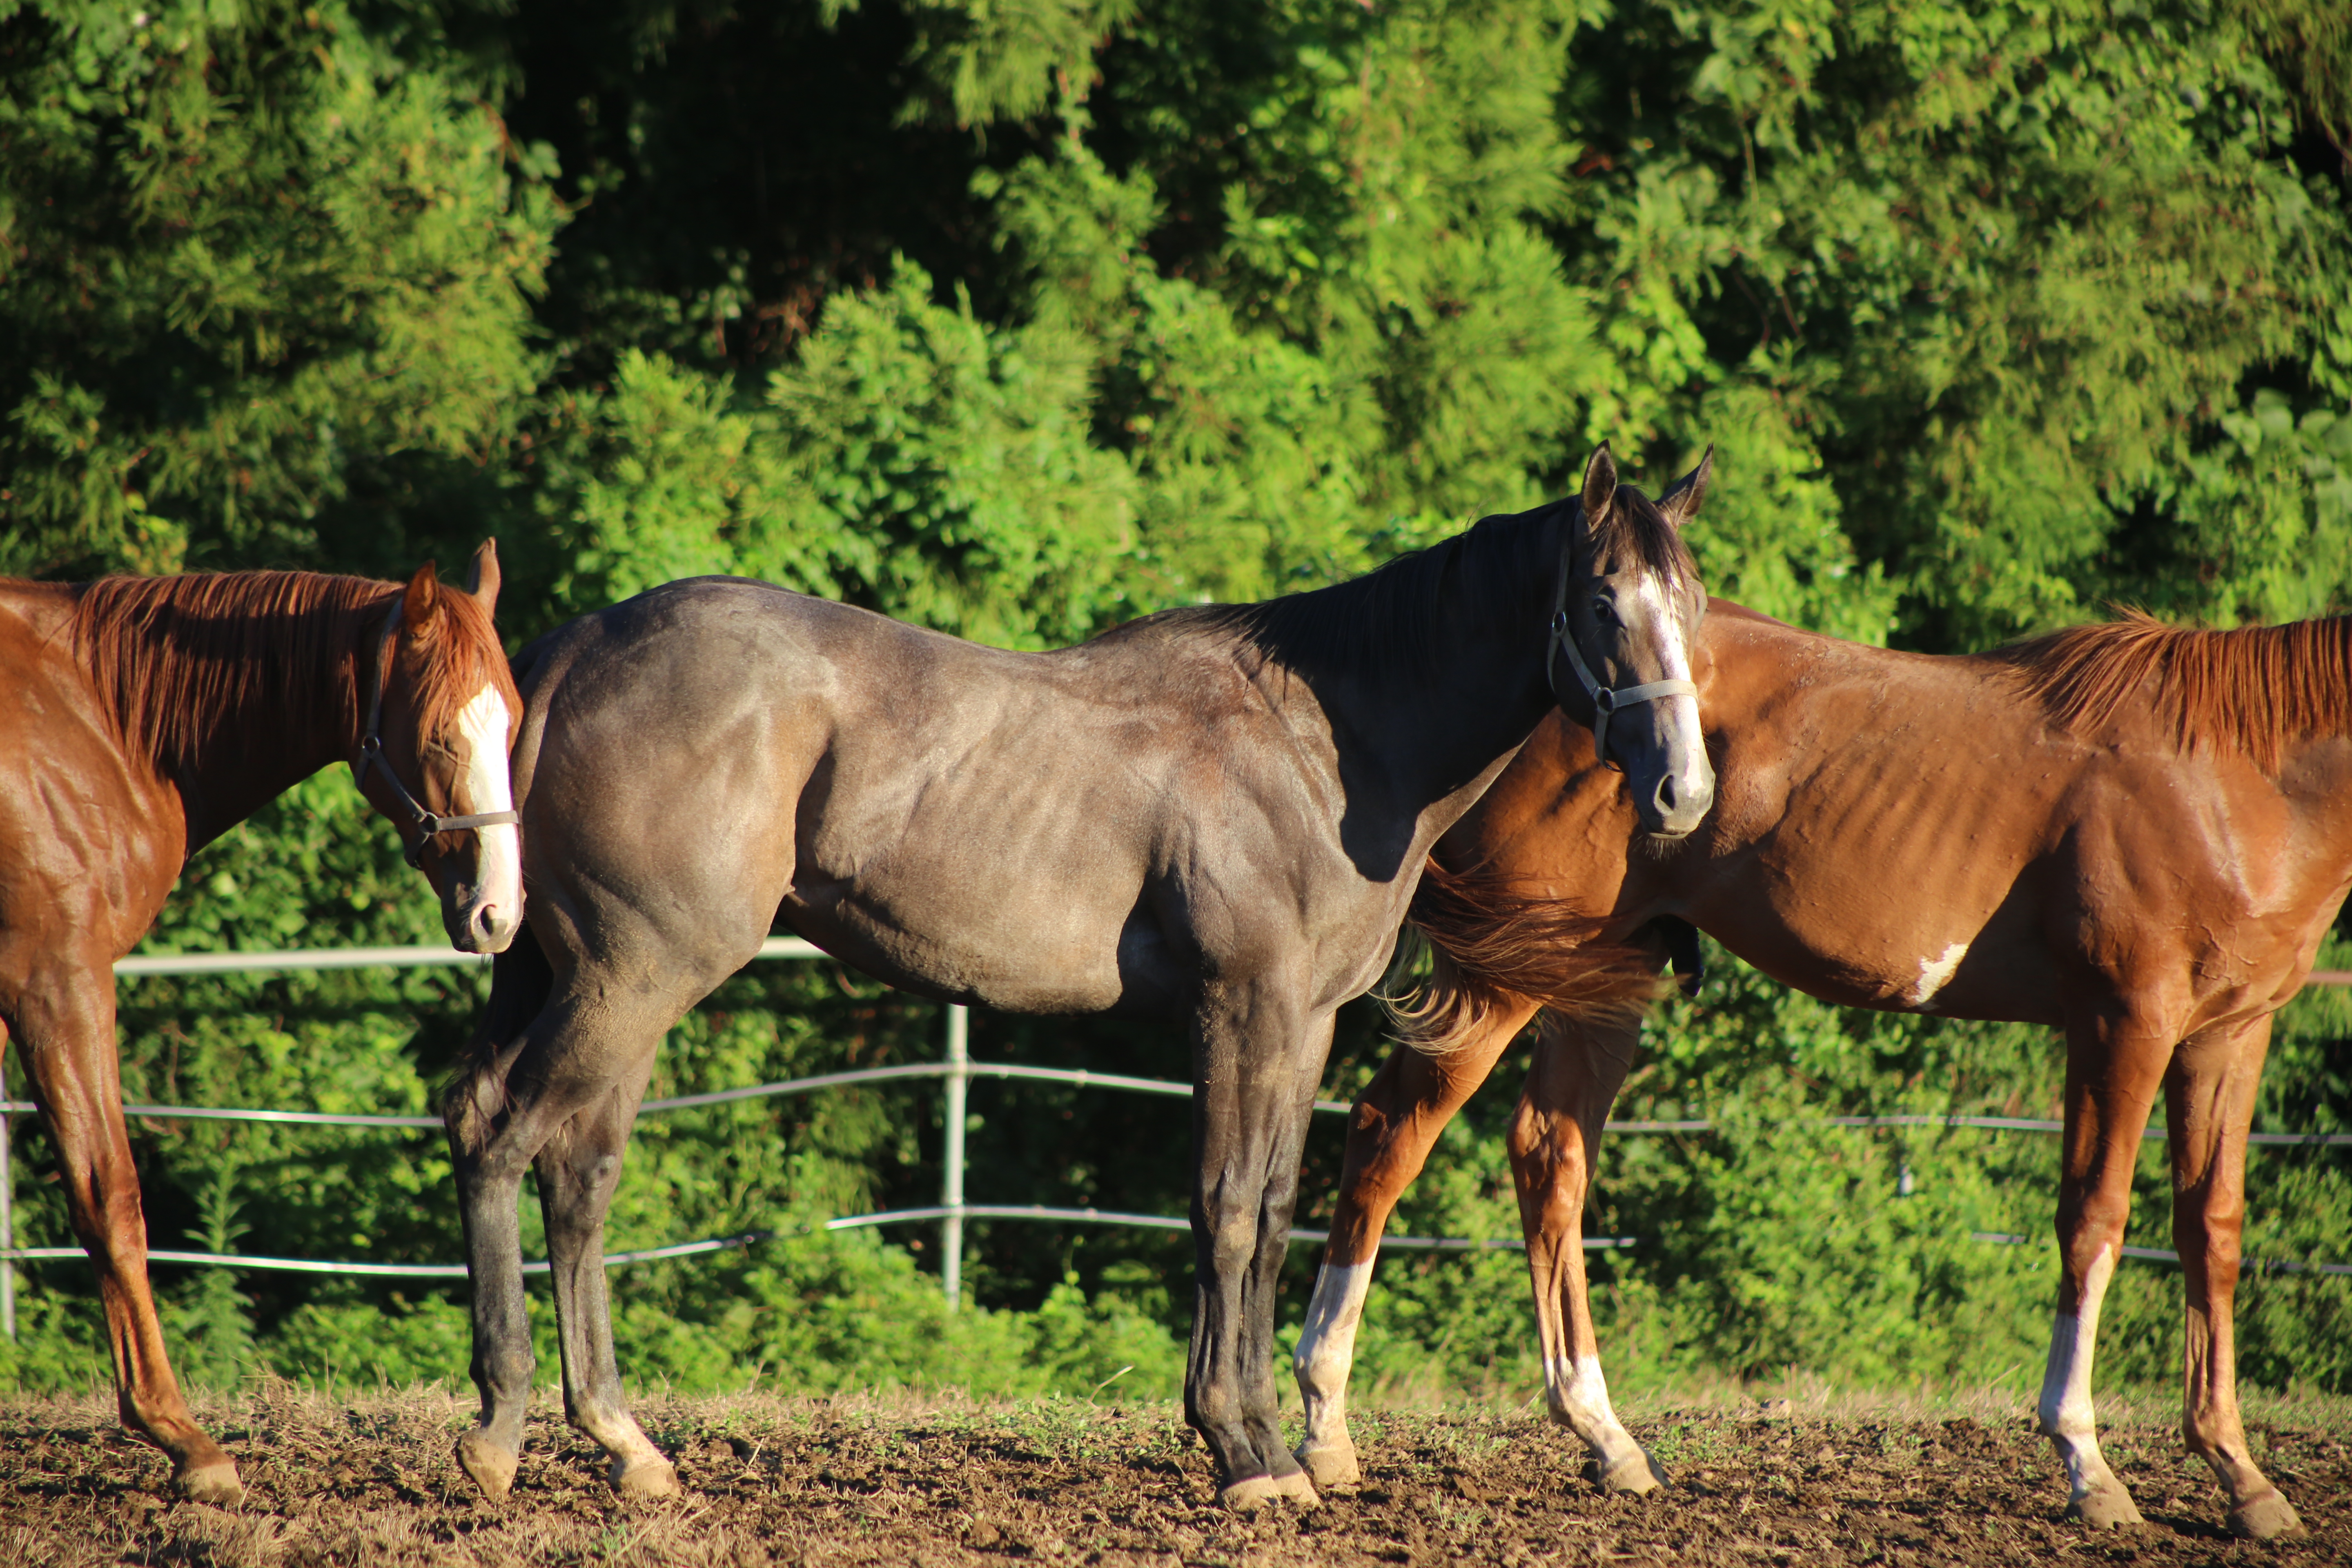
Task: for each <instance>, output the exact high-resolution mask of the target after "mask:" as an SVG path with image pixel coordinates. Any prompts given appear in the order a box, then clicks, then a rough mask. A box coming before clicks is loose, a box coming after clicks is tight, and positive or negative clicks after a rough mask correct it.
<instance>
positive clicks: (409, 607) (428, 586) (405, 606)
mask: <svg viewBox="0 0 2352 1568" xmlns="http://www.w3.org/2000/svg"><path fill="white" fill-rule="evenodd" d="M440 608H441V579H440V577H439V576H438V575H437V574H436V573H435V572H434V570H433V563H432V562H430V561H427V562H426V563H425V564H424V565H422V566H419V567H418V568H417V569H416V575H415V576H414V577H411V578H410V579H409V580H408V586H407V588H406V589H405V590H404V591H403V593H402V594H401V596H400V624H401V625H402V626H406V627H407V628H408V629H409V630H410V631H412V632H419V631H423V630H424V629H425V626H426V625H427V624H428V623H430V622H431V621H432V619H433V616H434V615H435V613H436V612H437V611H438V610H439V609H440Z"/></svg>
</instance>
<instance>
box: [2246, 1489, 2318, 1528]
mask: <svg viewBox="0 0 2352 1568" xmlns="http://www.w3.org/2000/svg"><path fill="white" fill-rule="evenodd" d="M2229 1524H2230V1533H2231V1534H2232V1535H2240V1536H2243V1537H2245V1538H2246V1539H2247V1540H2249V1541H2276V1540H2277V1539H2278V1538H2279V1537H2280V1536H2282V1535H2304V1534H2307V1533H2308V1531H2305V1529H2304V1528H2303V1521H2302V1520H2301V1519H2300V1518H2298V1517H2297V1516H2296V1514H2295V1511H2294V1504H2292V1503H2290V1502H2288V1501H2287V1500H2286V1499H2285V1498H2284V1496H2282V1495H2281V1494H2280V1492H2279V1489H2278V1488H2276V1487H2273V1488H2271V1489H2269V1490H2268V1491H2265V1492H2260V1493H2257V1494H2256V1495H2254V1496H2253V1497H2251V1498H2248V1499H2247V1500H2245V1501H2244V1502H2242V1503H2240V1504H2239V1505H2238V1506H2237V1507H2235V1508H2233V1509H2231V1510H2230V1520H2229Z"/></svg>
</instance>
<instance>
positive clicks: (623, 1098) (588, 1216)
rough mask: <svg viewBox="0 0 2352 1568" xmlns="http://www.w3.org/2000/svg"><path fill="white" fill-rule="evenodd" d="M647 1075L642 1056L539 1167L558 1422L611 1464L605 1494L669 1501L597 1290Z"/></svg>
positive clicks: (566, 1130) (649, 1064)
mask: <svg viewBox="0 0 2352 1568" xmlns="http://www.w3.org/2000/svg"><path fill="white" fill-rule="evenodd" d="M656 1039H658V1037H656ZM652 1070H653V1051H652V1049H651V1048H650V1047H649V1048H647V1049H646V1052H645V1055H644V1058H643V1060H642V1061H641V1062H640V1063H639V1064H638V1065H637V1066H636V1067H635V1068H632V1069H631V1070H629V1071H628V1072H627V1073H625V1075H623V1077H622V1079H621V1080H620V1081H619V1082H616V1083H615V1084H614V1087H613V1089H612V1091H611V1092H610V1093H608V1094H607V1095H606V1096H605V1097H604V1099H603V1100H598V1101H597V1102H596V1103H595V1104H593V1105H592V1106H590V1107H589V1108H588V1109H587V1110H583V1111H582V1112H581V1113H580V1114H579V1115H577V1116H575V1117H573V1118H572V1121H570V1122H568V1123H566V1124H565V1125H564V1127H563V1128H562V1130H561V1131H558V1132H557V1133H556V1135H555V1136H554V1137H552V1138H551V1139H550V1140H548V1142H547V1146H546V1147H545V1148H544V1149H542V1150H541V1152H540V1156H539V1167H538V1169H539V1201H540V1208H541V1212H542V1213H543V1214H544V1215H546V1217H547V1258H548V1263H549V1265H550V1267H551V1269H552V1271H553V1273H554V1277H555V1321H556V1330H557V1336H558V1338H557V1342H558V1343H559V1344H560V1345H561V1347H562V1354H563V1411H564V1415H566V1416H568V1417H569V1418H570V1419H571V1422H572V1426H576V1427H578V1428H579V1429H580V1430H581V1431H583V1432H584V1433H586V1434H587V1435H588V1436H590V1437H592V1438H593V1439H594V1440H595V1441H596V1442H597V1443H598V1444H599V1445H600V1446H601V1447H603V1448H604V1451H605V1452H606V1453H608V1454H610V1455H611V1456H612V1457H613V1464H612V1468H611V1469H610V1470H609V1471H608V1472H607V1474H608V1479H610V1480H611V1482H612V1485H613V1489H614V1491H616V1492H619V1493H620V1494H621V1495H622V1496H623V1497H635V1498H655V1497H668V1496H671V1495H672V1494H674V1493H675V1492H677V1489H678V1484H677V1469H676V1468H674V1467H673V1466H672V1465H671V1464H670V1462H669V1461H668V1460H667V1459H666V1458H663V1457H662V1454H661V1451H660V1450H659V1449H657V1448H656V1447H654V1446H653V1443H652V1441H651V1440H650V1439H648V1438H647V1437H646V1434H645V1429H644V1428H643V1427H641V1426H638V1425H637V1421H636V1417H635V1416H634V1415H630V1414H629V1408H628V1404H627V1401H626V1400H625V1398H624V1396H623V1394H622V1392H621V1371H620V1366H619V1363H617V1362H616V1361H615V1360H614V1355H613V1310H612V1299H611V1297H610V1296H609V1295H608V1294H607V1292H606V1290H605V1288H604V1215H605V1211H606V1210H607V1209H609V1208H610V1207H611V1206H612V1203H613V1193H614V1189H615V1188H616V1187H617V1186H619V1184H620V1180H621V1154H622V1152H623V1150H624V1149H625V1148H626V1147H627V1145H628V1141H629V1129H630V1128H631V1126H633V1125H634V1124H635V1121H636V1115H637V1101H638V1100H640V1099H642V1098H643V1097H644V1095H645V1089H646V1079H647V1077H648V1076H650V1074H651V1073H652Z"/></svg>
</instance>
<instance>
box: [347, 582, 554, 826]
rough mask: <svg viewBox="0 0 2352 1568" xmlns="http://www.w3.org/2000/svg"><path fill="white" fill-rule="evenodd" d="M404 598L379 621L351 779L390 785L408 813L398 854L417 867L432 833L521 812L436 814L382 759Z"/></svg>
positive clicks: (513, 817) (492, 822)
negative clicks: (374, 775) (379, 644)
mask: <svg viewBox="0 0 2352 1568" xmlns="http://www.w3.org/2000/svg"><path fill="white" fill-rule="evenodd" d="M407 597H408V596H407V595H405V594H401V595H394V599H393V601H392V614H391V615H390V616H388V617H386V619H385V621H384V623H383V648H382V650H381V651H380V652H379V653H378V654H377V656H376V661H375V662H376V672H375V695H374V696H373V697H372V698H370V699H369V700H368V719H367V729H366V730H365V731H362V733H361V735H360V760H359V761H358V762H356V763H352V783H353V784H359V785H365V784H366V783H367V776H368V770H369V769H370V768H373V769H375V770H376V771H377V772H378V773H382V774H383V779H384V783H386V784H390V785H391V786H392V793H393V794H394V795H395V796H397V797H398V798H399V801H400V805H401V808H402V809H403V810H404V811H406V812H407V813H408V820H407V821H406V822H395V823H394V826H396V827H398V828H399V829H400V848H401V853H402V855H403V856H404V858H406V859H407V861H408V863H409V864H410V865H411V866H420V865H422V864H423V862H424V859H425V845H426V844H427V843H429V842H431V840H432V838H433V837H434V836H435V835H436V834H440V833H458V832H462V831H465V830H467V829H468V828H477V827H501V826H520V823H521V822H522V814H521V813H520V812H519V811H478V812H475V813H474V814H473V815H471V816H435V815H434V814H433V813H431V812H429V811H427V810H425V807H424V805H421V804H420V803H419V802H418V800H417V798H416V797H415V795H411V794H409V793H408V786H407V785H406V784H402V783H401V782H400V775H399V774H398V773H394V772H393V771H392V764H391V763H388V762H386V761H385V760H384V755H383V736H382V735H381V734H380V733H378V731H379V730H380V729H381V727H382V725H383V693H384V689H385V688H386V687H388V686H390V685H391V684H392V656H393V652H394V649H395V648H396V647H398V645H399V642H400V612H401V607H402V605H403V604H404V602H405V601H406V599H407ZM411 833H414V834H415V838H413V839H412V838H411V837H409V835H410V834H411Z"/></svg>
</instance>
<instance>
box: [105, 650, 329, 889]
mask: <svg viewBox="0 0 2352 1568" xmlns="http://www.w3.org/2000/svg"><path fill="white" fill-rule="evenodd" d="M361 635H362V634H361V629H360V627H359V626H356V625H354V626H353V628H352V637H351V638H350V639H349V641H348V642H346V641H344V640H343V639H340V638H339V639H337V641H336V642H335V644H334V647H336V648H337V649H338V650H339V651H337V652H336V653H334V654H332V655H330V656H329V657H330V658H331V659H332V660H333V663H334V668H332V669H331V670H330V671H327V672H325V674H324V678H323V679H317V680H313V681H309V682H280V681H260V682H252V683H238V684H237V686H236V689H235V690H234V691H233V692H232V693H230V694H228V695H226V697H224V698H223V699H222V700H218V701H216V702H214V703H212V704H210V705H209V715H208V717H207V718H205V721H203V722H202V723H201V724H198V725H194V726H191V727H189V729H188V730H187V731H186V732H184V733H183V734H181V735H179V736H177V737H175V738H174V740H173V742H172V743H169V744H168V745H167V746H166V747H165V748H164V749H163V751H162V752H160V754H156V753H151V754H149V755H147V756H145V757H144V758H143V759H142V760H143V761H144V762H145V763H147V765H148V766H149V767H150V768H152V770H153V771H154V772H155V773H157V774H159V775H160V776H162V777H163V778H164V779H166V780H168V781H169V782H170V783H171V784H172V785H173V787H174V788H175V789H176V790H177V791H178V792H179V795H180V801H181V805H182V809H183V811H184V813H185V815H186V817H187V834H188V852H189V853H190V854H192V855H193V854H194V852H195V851H196V850H197V849H199V848H201V847H204V846H205V844H208V843H210V842H211V841H212V840H213V839H215V838H217V837H220V836H221V835H222V834H224V833H226V832H227V831H228V830H229V829H230V828H232V827H234V826H236V825H237V824H238V823H240V822H242V821H244V820H245V819H246V818H247V817H248V816H252V815H253V814H254V813H255V812H256V811H257V810H259V809H260V808H261V807H262V806H263V805H267V804H268V802H269V801H271V800H272V799H275V798H276V797H277V796H278V795H282V794H284V793H285V792H286V791H287V790H288V789H289V788H291V787H292V786H293V785H294V784H299V783H300V782H301V781H302V780H303V779H306V778H308V777H310V775H311V774H312V773H317V772H318V771H319V770H320V768H323V767H325V766H327V765H328V764H330V763H335V762H338V761H342V760H346V759H348V758H349V757H350V756H351V755H352V752H354V751H355V750H356V749H357V746H358V743H359V719H358V716H357V715H358V700H357V693H356V686H357V679H356V675H355V671H356V669H357V668H358V667H359V666H360V664H361V663H362V659H361V658H360V657H359V649H358V642H359V640H360V637H361ZM154 655H155V657H157V658H160V659H173V658H185V657H186V656H185V655H183V654H181V653H180V652H179V651H178V650H176V649H175V648H173V647H171V646H170V645H168V644H164V645H160V646H159V647H157V648H156V649H155V650H154ZM305 688H307V689H308V693H309V695H308V699H307V700H297V699H296V698H294V697H292V696H291V695H289V692H290V691H299V690H302V689H305Z"/></svg>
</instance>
